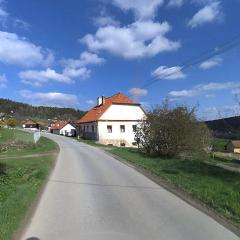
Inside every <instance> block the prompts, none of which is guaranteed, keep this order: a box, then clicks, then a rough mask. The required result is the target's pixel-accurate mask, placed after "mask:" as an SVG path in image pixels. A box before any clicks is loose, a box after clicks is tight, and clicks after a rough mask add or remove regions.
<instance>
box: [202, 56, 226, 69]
mask: <svg viewBox="0 0 240 240" xmlns="http://www.w3.org/2000/svg"><path fill="white" fill-rule="evenodd" d="M222 61H223V59H222V58H220V57H214V58H211V59H209V60H207V61H204V62H202V63H201V64H200V65H199V67H200V68H201V69H210V68H213V67H216V66H219V65H221V63H222Z"/></svg>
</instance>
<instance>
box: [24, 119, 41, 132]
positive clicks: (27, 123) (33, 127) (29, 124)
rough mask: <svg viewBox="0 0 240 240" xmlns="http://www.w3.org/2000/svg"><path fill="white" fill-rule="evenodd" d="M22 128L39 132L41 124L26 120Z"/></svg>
mask: <svg viewBox="0 0 240 240" xmlns="http://www.w3.org/2000/svg"><path fill="white" fill-rule="evenodd" d="M22 127H23V128H24V129H26V130H33V131H37V130H39V128H40V124H39V123H38V122H36V121H33V120H32V119H26V120H25V121H23V122H22Z"/></svg>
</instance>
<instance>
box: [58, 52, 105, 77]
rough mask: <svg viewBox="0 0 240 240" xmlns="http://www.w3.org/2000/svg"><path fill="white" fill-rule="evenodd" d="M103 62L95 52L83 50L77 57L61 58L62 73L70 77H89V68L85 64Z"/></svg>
mask: <svg viewBox="0 0 240 240" xmlns="http://www.w3.org/2000/svg"><path fill="white" fill-rule="evenodd" d="M104 62H105V59H104V58H100V57H99V56H98V55H97V54H94V53H90V52H87V51H85V52H83V53H82V54H81V55H80V57H79V58H78V59H72V58H70V59H63V60H62V65H63V66H64V70H63V74H64V75H65V76H68V77H70V78H80V79H87V78H89V77H90V74H91V70H90V69H88V68H87V67H86V66H88V65H100V64H103V63H104Z"/></svg>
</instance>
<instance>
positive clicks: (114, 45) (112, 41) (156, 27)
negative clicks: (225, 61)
mask: <svg viewBox="0 0 240 240" xmlns="http://www.w3.org/2000/svg"><path fill="white" fill-rule="evenodd" d="M170 30H171V27H170V25H169V24H168V23H167V22H163V23H158V22H152V21H137V22H134V23H132V24H130V25H128V26H125V27H116V26H105V27H100V28H99V29H98V30H97V32H96V33H95V35H92V34H87V35H86V36H85V37H83V38H82V39H81V40H80V41H81V42H82V43H85V44H86V45H87V46H88V48H89V49H90V50H92V51H98V50H105V51H107V52H110V53H112V54H114V55H117V56H121V57H124V58H126V59H133V58H142V57H147V56H155V55H156V54H158V53H160V52H163V51H173V50H177V49H178V48H179V47H180V43H179V42H178V41H171V40H169V39H168V38H167V37H166V36H165V34H166V33H167V32H169V31H170Z"/></svg>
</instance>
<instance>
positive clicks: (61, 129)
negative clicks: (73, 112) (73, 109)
mask: <svg viewBox="0 0 240 240" xmlns="http://www.w3.org/2000/svg"><path fill="white" fill-rule="evenodd" d="M48 131H49V132H50V133H53V134H57V135H64V136H69V137H75V136H76V127H75V126H74V124H73V123H71V121H61V120H60V121H53V122H51V123H50V125H49V126H48Z"/></svg>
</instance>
